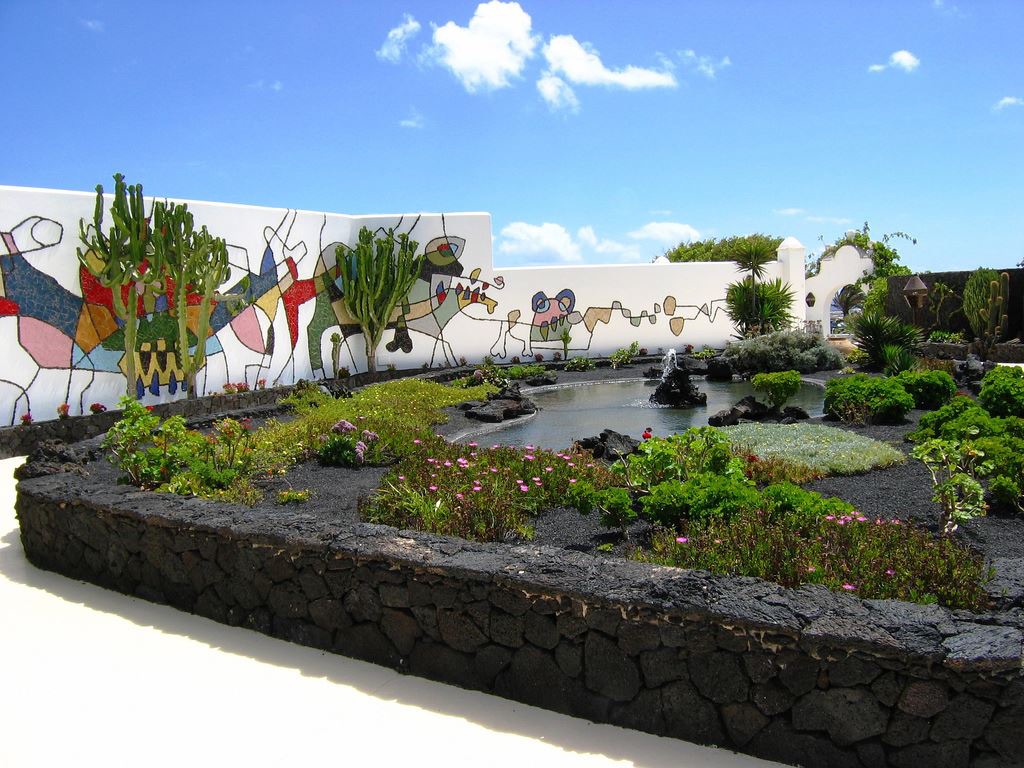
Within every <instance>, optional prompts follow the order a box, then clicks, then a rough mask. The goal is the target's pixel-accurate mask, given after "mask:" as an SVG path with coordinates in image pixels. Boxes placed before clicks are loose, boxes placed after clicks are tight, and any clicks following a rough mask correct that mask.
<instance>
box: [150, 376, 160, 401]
mask: <svg viewBox="0 0 1024 768" xmlns="http://www.w3.org/2000/svg"><path fill="white" fill-rule="evenodd" d="M149 391H150V392H152V393H153V394H154V395H159V394H160V376H159V375H158V374H157V372H156V371H153V378H152V379H150V381H149Z"/></svg>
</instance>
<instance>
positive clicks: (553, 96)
mask: <svg viewBox="0 0 1024 768" xmlns="http://www.w3.org/2000/svg"><path fill="white" fill-rule="evenodd" d="M537 90H538V91H539V92H540V95H541V98H543V99H544V101H546V102H547V103H548V106H549V107H551V109H554V110H558V109H566V110H568V111H570V112H579V109H580V101H579V99H577V98H576V94H575V93H574V92H573V90H572V88H570V87H569V84H568V83H567V82H565V80H563V79H562V78H560V77H558V76H557V75H553V74H551V73H550V72H545V73H544V74H543V75H541V77H540V79H539V80H537Z"/></svg>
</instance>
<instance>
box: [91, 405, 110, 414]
mask: <svg viewBox="0 0 1024 768" xmlns="http://www.w3.org/2000/svg"><path fill="white" fill-rule="evenodd" d="M105 410H107V406H105V405H104V404H103V403H93V404H92V405H90V406H89V412H90V413H103V412H104V411H105Z"/></svg>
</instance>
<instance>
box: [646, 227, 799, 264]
mask: <svg viewBox="0 0 1024 768" xmlns="http://www.w3.org/2000/svg"><path fill="white" fill-rule="evenodd" d="M748 243H754V244H755V245H758V246H762V247H764V248H766V249H767V250H769V251H771V252H772V253H774V252H775V251H777V250H778V249H779V246H780V245H781V244H782V238H781V237H772V236H770V235H762V234H754V235H739V236H734V237H723V238H721V239H716V238H714V237H709V238H707V239H706V240H695V241H693V242H689V243H680V244H679V245H677V246H676V247H675V248H672V249H671V250H669V251H666V252H665V257H666V258H667V259H668V260H669V261H672V262H682V261H736V260H737V257H739V256H740V253H739V251H740V249H741V248H743V247H745V246H746V245H747V244H748Z"/></svg>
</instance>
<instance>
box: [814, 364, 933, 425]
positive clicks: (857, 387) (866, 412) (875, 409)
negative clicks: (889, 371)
mask: <svg viewBox="0 0 1024 768" xmlns="http://www.w3.org/2000/svg"><path fill="white" fill-rule="evenodd" d="M913 407H914V398H913V397H911V396H910V395H909V394H907V391H906V390H905V389H904V388H903V387H902V386H901V385H900V383H899V381H898V380H897V379H883V378H879V377H876V376H868V375H866V374H863V373H857V374H854V375H853V376H847V377H844V378H839V379H832V380H830V381H829V382H828V383H827V384H826V385H825V413H826V414H827V415H828V416H831V417H832V418H835V419H839V420H841V421H850V422H871V423H874V424H898V423H900V422H901V421H902V420H903V417H904V416H906V415H907V412H908V411H909V410H910V409H911V408H913Z"/></svg>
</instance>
